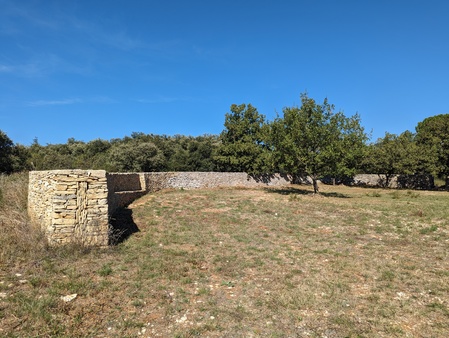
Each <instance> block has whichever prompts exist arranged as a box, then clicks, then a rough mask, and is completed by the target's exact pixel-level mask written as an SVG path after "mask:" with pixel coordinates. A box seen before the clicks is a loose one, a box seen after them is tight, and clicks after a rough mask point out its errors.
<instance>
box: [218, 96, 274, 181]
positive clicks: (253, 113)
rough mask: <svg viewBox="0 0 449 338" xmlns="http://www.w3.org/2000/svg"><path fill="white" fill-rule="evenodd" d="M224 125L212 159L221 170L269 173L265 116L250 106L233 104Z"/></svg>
mask: <svg viewBox="0 0 449 338" xmlns="http://www.w3.org/2000/svg"><path fill="white" fill-rule="evenodd" d="M224 126H225V130H224V131H223V132H222V133H221V135H220V141H221V144H220V145H219V146H218V148H217V150H216V152H215V155H214V157H213V158H214V161H215V162H216V163H217V166H218V167H219V169H220V170H222V171H236V172H247V173H250V174H253V173H261V172H264V171H266V170H267V163H268V162H267V154H268V153H267V148H266V145H265V143H264V131H265V129H266V123H265V116H264V115H262V114H259V112H258V111H257V109H256V108H255V107H253V106H252V105H251V104H248V105H246V104H241V105H236V104H233V105H232V106H231V112H230V113H227V114H226V115H225V123H224Z"/></svg>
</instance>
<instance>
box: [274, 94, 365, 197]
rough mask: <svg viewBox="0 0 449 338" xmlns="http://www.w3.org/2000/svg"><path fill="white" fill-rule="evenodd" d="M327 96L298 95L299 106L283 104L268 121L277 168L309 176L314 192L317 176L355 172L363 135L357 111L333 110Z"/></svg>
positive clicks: (316, 187)
mask: <svg viewBox="0 0 449 338" xmlns="http://www.w3.org/2000/svg"><path fill="white" fill-rule="evenodd" d="M333 110H334V106H333V105H331V104H329V103H328V101H327V99H325V100H324V102H323V104H317V103H316V102H315V100H314V99H312V98H309V97H308V96H307V94H302V95H301V106H300V107H286V108H284V110H283V117H279V116H278V117H277V118H276V119H275V120H274V121H273V122H272V124H271V146H272V148H273V151H274V156H275V158H276V162H277V163H278V164H279V168H280V169H281V170H282V171H284V172H287V173H289V174H293V175H299V176H309V177H310V178H311V179H312V183H313V187H314V191H315V193H317V192H318V190H319V189H318V184H317V180H318V178H319V177H320V176H323V175H331V176H333V177H336V176H342V175H350V174H352V173H354V172H355V170H356V168H357V167H358V165H359V162H360V161H361V159H362V155H363V147H364V144H365V142H366V140H367V136H366V134H365V132H364V129H363V127H362V126H361V125H360V118H359V116H358V115H355V116H352V117H349V118H347V117H345V116H344V114H343V113H342V112H338V113H334V111H333Z"/></svg>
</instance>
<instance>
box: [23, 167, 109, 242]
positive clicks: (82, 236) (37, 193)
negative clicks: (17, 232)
mask: <svg viewBox="0 0 449 338" xmlns="http://www.w3.org/2000/svg"><path fill="white" fill-rule="evenodd" d="M29 178H30V179H29V190H28V212H29V215H30V217H31V219H32V220H33V221H34V222H36V223H37V224H39V225H40V226H41V228H42V230H43V231H44V232H45V234H46V235H47V238H48V240H49V243H50V245H58V244H65V243H69V242H81V243H83V244H85V245H98V246H106V245H107V244H108V229H109V218H108V189H107V180H106V172H105V171H104V170H91V171H86V170H53V171H32V172H30V174H29Z"/></svg>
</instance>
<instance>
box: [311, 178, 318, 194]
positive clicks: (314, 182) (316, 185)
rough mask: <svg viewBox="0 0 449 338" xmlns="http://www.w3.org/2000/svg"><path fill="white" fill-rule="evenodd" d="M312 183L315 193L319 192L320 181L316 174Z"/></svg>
mask: <svg viewBox="0 0 449 338" xmlns="http://www.w3.org/2000/svg"><path fill="white" fill-rule="evenodd" d="M312 184H313V193H314V194H319V193H320V191H319V189H318V182H317V179H316V177H315V176H312Z"/></svg>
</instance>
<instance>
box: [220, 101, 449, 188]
mask: <svg viewBox="0 0 449 338" xmlns="http://www.w3.org/2000/svg"><path fill="white" fill-rule="evenodd" d="M334 109H335V108H334V106H333V105H331V104H329V102H328V101H327V99H325V100H324V102H323V103H322V104H318V103H317V102H316V101H315V100H314V99H312V98H309V97H308V96H307V94H302V95H301V106H300V107H296V106H294V107H286V108H284V109H283V114H282V116H279V115H278V116H277V117H276V118H275V119H274V120H273V121H266V119H265V116H264V115H261V114H259V113H258V111H257V109H256V108H254V107H253V106H251V105H245V104H242V105H232V106H231V112H230V113H228V114H226V116H225V130H224V131H223V132H222V133H221V135H220V140H221V144H220V146H219V147H218V148H217V152H216V156H215V157H214V159H215V161H216V162H217V164H218V166H219V168H220V169H222V170H225V171H234V170H235V171H245V172H248V173H270V172H281V173H288V174H293V175H297V176H300V177H304V176H308V177H310V178H311V179H312V182H313V186H314V190H315V192H318V185H317V180H318V178H322V177H325V176H327V177H330V178H332V179H333V180H334V181H335V180H341V179H345V178H348V177H351V176H353V175H354V174H356V173H371V174H383V175H386V181H385V185H386V186H388V184H389V181H390V179H391V178H392V177H393V176H394V175H397V174H409V175H413V174H422V175H434V176H439V177H442V178H445V179H446V188H449V114H445V115H437V116H433V117H429V118H426V119H425V120H423V121H422V122H420V123H419V124H418V126H417V127H416V133H412V132H410V131H405V132H404V133H402V134H400V135H395V134H390V133H386V134H385V136H384V137H383V138H380V139H378V140H377V141H376V142H375V143H371V144H368V143H367V142H368V140H369V135H367V134H366V133H365V131H364V128H363V127H362V126H361V121H360V116H359V115H357V114H356V115H354V116H350V117H346V116H345V115H344V114H343V113H342V112H334Z"/></svg>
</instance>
